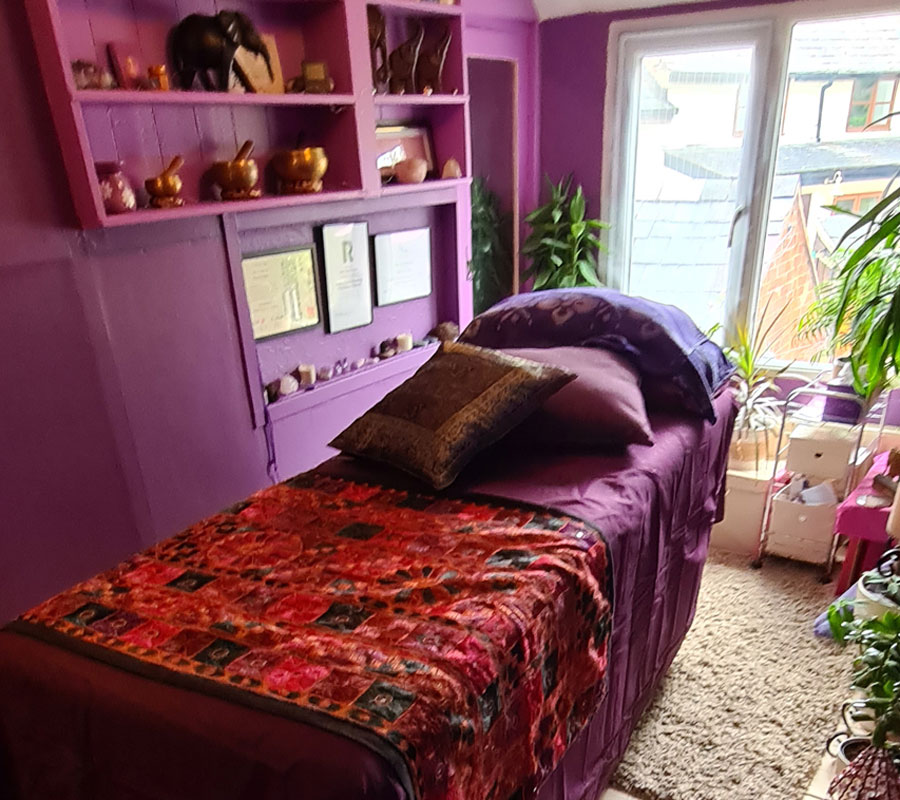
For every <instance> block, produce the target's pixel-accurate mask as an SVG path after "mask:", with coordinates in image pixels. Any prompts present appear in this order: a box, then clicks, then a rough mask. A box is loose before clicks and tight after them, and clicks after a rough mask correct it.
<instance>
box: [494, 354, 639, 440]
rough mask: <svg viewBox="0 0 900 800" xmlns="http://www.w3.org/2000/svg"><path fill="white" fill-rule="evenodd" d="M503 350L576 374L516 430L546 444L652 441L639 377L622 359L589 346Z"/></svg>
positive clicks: (626, 361)
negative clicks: (573, 378)
mask: <svg viewBox="0 0 900 800" xmlns="http://www.w3.org/2000/svg"><path fill="white" fill-rule="evenodd" d="M504 352H506V353H509V354H510V355H513V356H517V357H519V358H526V359H528V360H530V361H537V362H540V363H542V364H552V365H554V366H558V367H562V368H564V369H566V370H568V371H569V372H574V373H575V374H576V375H577V376H578V377H577V378H576V379H575V380H574V381H572V383H570V384H568V385H566V386H564V387H563V388H562V389H560V390H559V391H558V392H556V394H554V395H552V396H551V397H550V398H549V399H548V400H545V401H544V403H543V405H542V406H541V407H540V409H539V410H538V411H536V412H535V413H534V414H533V415H532V416H530V417H529V418H528V419H527V420H526V421H525V422H524V423H523V424H522V425H521V426H520V431H519V433H520V434H525V435H527V436H529V437H532V438H533V439H536V440H538V441H541V442H548V443H551V444H563V445H583V446H585V447H590V446H597V445H609V444H645V445H651V444H653V434H652V432H651V429H650V421H649V420H648V419H647V409H646V408H645V406H644V397H643V395H642V394H641V385H640V377H639V375H638V372H637V370H636V369H635V368H634V367H632V366H631V364H630V363H629V362H628V360H627V359H625V358H624V357H622V356H620V355H617V354H616V353H612V352H610V351H609V350H601V349H598V348H594V347H546V348H517V349H507V350H504Z"/></svg>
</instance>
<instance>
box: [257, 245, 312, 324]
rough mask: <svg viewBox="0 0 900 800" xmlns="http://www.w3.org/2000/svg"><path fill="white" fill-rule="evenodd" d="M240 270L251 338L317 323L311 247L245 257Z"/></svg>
mask: <svg viewBox="0 0 900 800" xmlns="http://www.w3.org/2000/svg"><path fill="white" fill-rule="evenodd" d="M241 267H242V271H243V274H244V289H245V291H246V292H247V304H248V305H249V307H250V321H251V323H252V325H253V338H254V339H256V340H257V341H258V340H259V339H268V338H269V337H271V336H280V335H281V334H283V333H290V332H291V331H298V330H302V329H303V328H313V327H315V326H316V325H318V324H319V299H318V296H317V295H316V256H315V248H313V247H303V248H299V249H295V250H284V251H279V252H276V253H261V254H259V255H254V256H248V257H247V258H244V259H243V260H242V261H241Z"/></svg>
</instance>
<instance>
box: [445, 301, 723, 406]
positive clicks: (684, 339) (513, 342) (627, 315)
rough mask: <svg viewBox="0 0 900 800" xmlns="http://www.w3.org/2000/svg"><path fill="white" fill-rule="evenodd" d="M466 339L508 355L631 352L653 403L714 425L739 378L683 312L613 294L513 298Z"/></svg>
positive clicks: (469, 331)
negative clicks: (536, 350) (724, 393)
mask: <svg viewBox="0 0 900 800" xmlns="http://www.w3.org/2000/svg"><path fill="white" fill-rule="evenodd" d="M460 341H461V342H467V343H468V344H475V345H479V346H481V347H492V348H501V349H503V348H512V347H517V348H522V347H563V346H566V347H605V348H607V349H609V350H614V351H616V352H619V353H624V354H625V355H627V356H629V357H630V358H631V360H632V361H633V362H634V365H635V366H636V367H637V368H638V370H640V372H641V374H642V375H643V376H644V378H645V382H644V386H643V389H644V395H645V396H646V397H647V400H648V405H655V406H656V407H658V408H663V409H670V408H677V407H678V406H679V405H680V407H681V408H683V409H684V410H686V411H690V412H692V413H696V414H699V415H700V416H701V417H703V418H704V419H707V420H709V421H710V422H712V421H714V419H715V410H714V408H713V396H714V395H715V393H716V391H717V390H718V389H719V388H720V387H721V386H722V385H723V384H724V383H725V381H727V380H728V378H729V377H730V376H731V374H732V372H734V368H733V367H732V366H731V364H730V363H729V361H728V359H726V358H725V356H724V354H723V353H722V351H721V349H720V348H719V346H718V345H717V344H716V343H715V342H712V341H710V340H709V339H708V338H707V337H706V336H705V335H704V334H703V333H701V332H700V330H699V329H698V328H697V326H696V325H695V324H694V323H693V321H692V320H691V318H690V317H689V316H688V315H687V314H685V313H684V312H683V311H682V310H681V309H679V308H676V307H675V306H667V305H664V304H662V303H655V302H653V301H651V300H645V299H644V298H642V297H631V296H630V295H625V294H622V293H621V292H617V291H615V290H613V289H591V288H586V289H550V290H547V291H542V292H527V293H524V294H519V295H514V296H513V297H509V298H507V299H506V300H503V301H501V302H500V303H498V304H497V305H495V306H494V307H493V308H491V309H489V310H488V311H486V312H485V313H484V314H481V315H479V316H478V317H476V318H475V319H474V320H473V321H472V323H471V324H470V325H469V327H468V328H466V330H465V331H463V333H462V336H461V337H460ZM654 401H656V402H654Z"/></svg>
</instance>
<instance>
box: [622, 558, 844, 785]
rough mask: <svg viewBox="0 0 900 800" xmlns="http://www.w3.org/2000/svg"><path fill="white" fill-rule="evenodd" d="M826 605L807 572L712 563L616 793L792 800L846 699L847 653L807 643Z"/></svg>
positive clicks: (771, 563)
mask: <svg viewBox="0 0 900 800" xmlns="http://www.w3.org/2000/svg"><path fill="white" fill-rule="evenodd" d="M831 598H832V587H831V586H822V585H821V584H820V583H819V582H818V581H817V580H816V571H815V570H814V569H813V568H809V567H805V566H803V565H800V564H795V563H792V562H788V561H780V560H778V559H774V558H770V559H768V560H767V561H766V563H765V565H764V566H763V568H762V570H761V571H754V570H750V569H748V567H747V559H746V558H733V557H730V556H724V555H713V556H712V557H711V560H710V562H709V563H708V565H707V567H706V569H705V571H704V573H703V583H702V586H701V589H700V599H699V603H698V607H697V615H696V618H695V620H694V625H693V627H692V629H691V631H690V632H689V633H688V635H687V638H686V639H685V642H684V645H683V646H682V648H681V650H680V652H679V653H678V656H677V657H676V659H675V662H674V663H673V665H672V669H671V670H670V672H669V675H668V676H667V677H666V679H665V681H664V682H663V684H662V686H661V687H660V690H659V693H658V695H657V697H656V698H655V700H654V701H653V703H652V704H651V706H650V707H649V708H648V709H647V712H646V713H645V714H644V717H643V719H642V720H641V723H640V725H639V726H638V729H637V730H636V731H635V734H634V737H633V739H632V741H631V744H630V746H629V748H628V751H627V752H626V753H625V757H624V758H623V760H622V763H621V764H620V765H619V769H618V772H617V773H616V776H615V778H614V779H613V786H615V787H617V788H619V789H622V790H623V791H627V792H629V793H630V794H632V795H634V796H635V797H639V798H644V799H645V800H799V798H800V797H802V795H803V792H804V790H805V788H806V786H807V785H808V783H809V781H810V779H811V778H812V775H813V774H814V773H815V770H816V767H817V766H818V764H819V762H820V761H821V758H822V748H823V746H824V743H825V740H826V739H827V737H828V736H829V735H830V734H831V733H833V732H834V731H836V730H837V729H838V727H839V725H838V718H839V713H840V705H841V703H842V702H843V700H844V699H845V697H846V696H847V695H848V694H849V691H848V686H849V682H850V664H851V661H852V655H851V653H850V652H849V651H847V652H843V651H841V650H840V649H838V647H837V646H836V645H835V644H833V643H832V642H830V641H827V640H822V639H817V638H816V637H814V636H813V633H812V621H813V619H814V618H815V617H816V616H817V615H818V614H819V613H820V612H821V611H822V609H823V608H824V607H825V606H826V605H827V603H828V602H829V601H830V600H831Z"/></svg>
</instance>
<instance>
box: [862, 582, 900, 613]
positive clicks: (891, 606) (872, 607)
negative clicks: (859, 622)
mask: <svg viewBox="0 0 900 800" xmlns="http://www.w3.org/2000/svg"><path fill="white" fill-rule="evenodd" d="M865 579H866V576H865V575H863V576H862V577H861V578H860V579H859V580H858V581H857V582H856V599H855V600H854V601H853V616H854V617H856V618H857V619H875V618H876V617H880V616H883V615H884V614H885V613H887V612H888V611H893V612H894V613H895V614H896V613H900V606H898V605H897V604H896V603H894V602H892V601H891V600H888V599H887V598H886V597H885V596H884V595H880V594H878V593H877V592H874V591H872V590H871V589H869V588H868V587H867V586H866V584H865Z"/></svg>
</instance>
